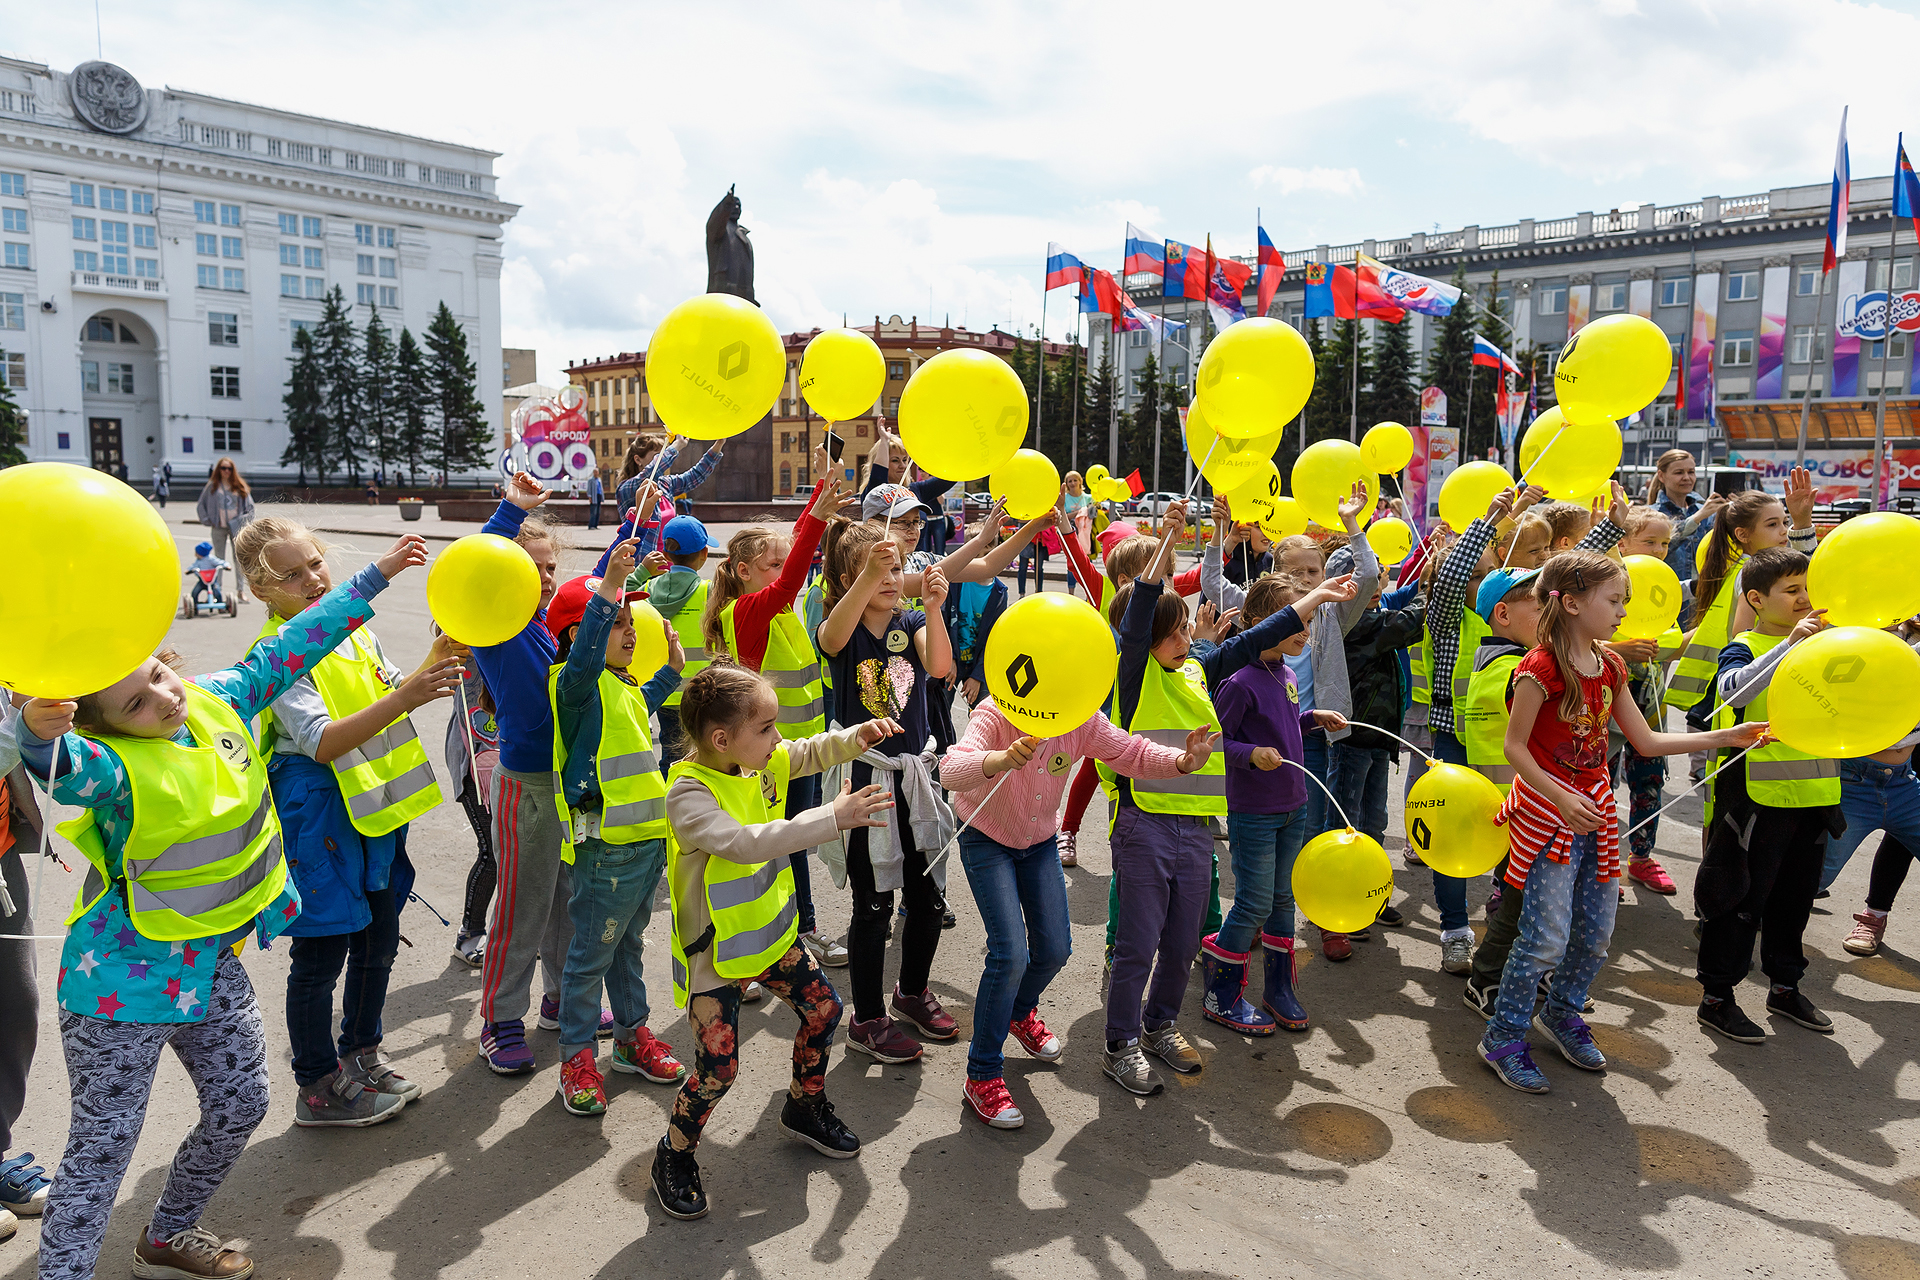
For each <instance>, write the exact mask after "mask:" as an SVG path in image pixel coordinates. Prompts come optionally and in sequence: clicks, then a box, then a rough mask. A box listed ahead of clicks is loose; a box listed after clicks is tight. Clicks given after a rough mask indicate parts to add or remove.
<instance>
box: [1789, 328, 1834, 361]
mask: <svg viewBox="0 0 1920 1280" xmlns="http://www.w3.org/2000/svg"><path fill="white" fill-rule="evenodd" d="M1825 346H1826V328H1825V326H1822V327H1820V328H1818V329H1816V328H1815V327H1814V326H1813V325H1810V324H1797V325H1795V326H1793V333H1792V335H1791V338H1790V340H1789V342H1788V344H1787V363H1789V364H1811V363H1812V362H1813V361H1815V360H1824V359H1825V358H1826V352H1825V351H1824V350H1823V348H1825Z"/></svg>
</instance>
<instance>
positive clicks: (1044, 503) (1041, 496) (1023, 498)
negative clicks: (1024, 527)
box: [987, 449, 1060, 520]
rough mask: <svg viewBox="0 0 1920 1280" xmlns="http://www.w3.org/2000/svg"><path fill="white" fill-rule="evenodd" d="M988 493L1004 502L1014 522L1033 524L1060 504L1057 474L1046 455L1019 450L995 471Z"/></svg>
mask: <svg viewBox="0 0 1920 1280" xmlns="http://www.w3.org/2000/svg"><path fill="white" fill-rule="evenodd" d="M987 492H988V493H991V494H992V495H993V496H994V497H996V498H1005V499H1006V501H1007V514H1008V515H1010V516H1012V517H1013V518H1014V519H1015V520H1032V519H1033V518H1035V517H1036V516H1038V515H1040V514H1042V513H1043V512H1046V511H1050V510H1052V508H1053V504H1054V503H1055V502H1057V501H1059V498H1060V472H1059V469H1058V468H1056V467H1055V466H1054V465H1053V460H1052V459H1051V458H1049V457H1047V455H1046V454H1044V453H1041V452H1039V451H1038V450H1036V449H1021V450H1019V451H1017V452H1016V453H1015V454H1014V455H1013V456H1012V457H1011V458H1008V459H1007V460H1006V461H1005V462H1003V463H1001V464H1000V465H999V466H998V467H995V468H994V471H993V474H992V475H991V476H989V477H987Z"/></svg>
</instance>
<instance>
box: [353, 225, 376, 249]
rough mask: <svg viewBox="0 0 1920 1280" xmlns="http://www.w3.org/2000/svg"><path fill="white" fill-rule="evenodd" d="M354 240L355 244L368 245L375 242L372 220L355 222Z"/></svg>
mask: <svg viewBox="0 0 1920 1280" xmlns="http://www.w3.org/2000/svg"><path fill="white" fill-rule="evenodd" d="M353 242H354V243H355V244H367V245H370V244H372V243H373V224H372V223H371V222H356V223H354V224H353Z"/></svg>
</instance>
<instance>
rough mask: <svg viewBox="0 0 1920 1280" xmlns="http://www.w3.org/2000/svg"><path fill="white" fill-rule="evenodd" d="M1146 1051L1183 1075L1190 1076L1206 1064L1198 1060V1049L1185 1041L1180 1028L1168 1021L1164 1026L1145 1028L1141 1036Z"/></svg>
mask: <svg viewBox="0 0 1920 1280" xmlns="http://www.w3.org/2000/svg"><path fill="white" fill-rule="evenodd" d="M1141 1042H1142V1043H1143V1044H1144V1045H1146V1048H1147V1052H1148V1053H1150V1054H1152V1055H1153V1056H1154V1057H1156V1058H1158V1059H1160V1061H1162V1062H1164V1063H1166V1064H1167V1065H1168V1066H1169V1067H1171V1068H1173V1069H1174V1070H1175V1071H1178V1072H1179V1073H1180V1074H1181V1075H1183V1076H1190V1075H1192V1074H1193V1073H1194V1072H1196V1071H1198V1070H1199V1069H1200V1068H1201V1067H1203V1066H1205V1065H1206V1064H1205V1063H1204V1062H1202V1061H1201V1060H1200V1051H1199V1050H1198V1049H1196V1048H1194V1047H1193V1046H1192V1045H1190V1044H1188V1043H1187V1038H1186V1037H1185V1036H1183V1035H1181V1034H1180V1028H1179V1027H1176V1026H1175V1025H1174V1024H1173V1023H1171V1022H1169V1023H1168V1024H1167V1025H1166V1026H1164V1027H1159V1028H1154V1027H1149V1028H1147V1033H1146V1035H1144V1036H1143V1037H1141Z"/></svg>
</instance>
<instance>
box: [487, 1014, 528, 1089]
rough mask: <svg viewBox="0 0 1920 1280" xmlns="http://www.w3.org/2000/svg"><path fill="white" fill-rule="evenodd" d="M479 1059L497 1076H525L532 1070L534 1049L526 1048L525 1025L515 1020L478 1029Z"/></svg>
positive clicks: (494, 1023)
mask: <svg viewBox="0 0 1920 1280" xmlns="http://www.w3.org/2000/svg"><path fill="white" fill-rule="evenodd" d="M480 1056H481V1057H483V1058H485V1059H486V1060H487V1069H488V1070H489V1071H491V1072H493V1074H495V1075H497V1076H519V1075H525V1074H526V1073H527V1072H529V1071H531V1070H533V1050H531V1049H529V1048H527V1024H526V1023H524V1022H522V1021H520V1019H518V1018H514V1019H511V1020H510V1021H506V1022H486V1023H482V1024H481V1026H480Z"/></svg>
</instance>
